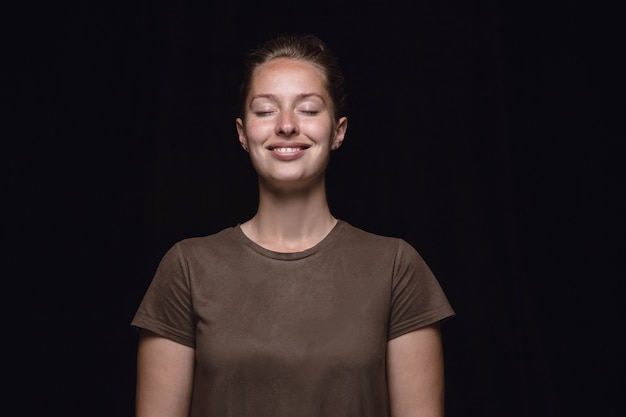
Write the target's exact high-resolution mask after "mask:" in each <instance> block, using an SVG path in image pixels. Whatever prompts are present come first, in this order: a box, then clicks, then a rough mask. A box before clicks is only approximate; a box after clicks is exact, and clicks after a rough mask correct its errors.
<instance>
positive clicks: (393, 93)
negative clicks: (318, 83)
mask: <svg viewBox="0 0 626 417" xmlns="http://www.w3.org/2000/svg"><path fill="white" fill-rule="evenodd" d="M518 3H519V4H516V5H510V4H508V3H507V2H497V1H439V2H435V1H432V2H421V3H419V4H413V5H411V6H404V7H394V6H392V4H391V3H389V4H380V3H377V4H375V5H369V4H368V3H362V4H359V5H358V7H357V6H351V7H348V6H347V5H343V4H342V3H341V2H339V3H333V4H325V3H315V4H311V3H307V4H293V3H290V4H288V3H284V4H282V3H259V4H256V3H249V4H246V3H241V4H239V3H237V2H230V3H223V4H221V3H209V2H189V1H188V2H169V3H168V2H161V3H157V2H148V1H125V2H120V1H118V2H116V1H109V2H102V3H96V2H89V3H87V2H85V3H76V4H72V3H54V2H50V3H46V4H42V5H38V4H24V5H23V6H21V7H20V8H19V10H18V9H12V10H7V12H6V14H5V16H4V18H5V20H7V23H9V25H5V28H8V30H7V31H6V32H7V33H6V35H5V36H4V43H5V48H4V52H3V54H4V57H5V64H4V65H3V67H4V70H3V73H4V74H5V75H6V76H5V77H3V78H4V79H5V83H4V84H5V87H4V90H5V94H3V96H4V97H5V98H6V99H7V100H6V104H8V106H7V107H6V111H4V112H3V113H4V117H3V119H4V120H5V123H4V125H5V126H6V127H7V128H8V134H7V135H6V136H5V141H4V142H5V143H6V145H5V151H4V152H3V158H2V159H3V165H4V167H5V169H4V173H5V175H4V179H5V181H6V185H5V187H4V188H5V195H7V196H8V198H6V199H5V200H4V201H5V202H4V204H3V207H4V210H3V212H4V214H5V216H4V222H3V223H4V226H3V228H4V230H5V231H6V232H8V234H6V235H5V236H6V239H3V240H5V242H6V243H7V246H8V247H9V249H8V250H5V251H4V254H5V265H6V268H5V270H6V271H7V273H6V275H5V283H6V285H5V291H3V294H4V298H5V303H4V306H5V309H6V313H5V326H4V330H5V334H4V340H5V344H7V345H8V347H9V353H7V354H6V355H5V361H6V362H7V369H8V370H10V371H11V372H9V373H6V374H5V378H7V381H8V382H9V391H8V392H9V394H10V395H9V400H14V401H15V404H16V409H15V411H14V412H12V415H16V416H17V415H40V414H43V413H45V414H50V413H51V414H53V415H63V416H70V415H80V416H131V415H132V414H133V401H134V397H133V396H134V383H135V368H134V367H135V363H134V361H135V348H136V334H135V332H134V331H133V330H132V329H131V328H130V326H129V322H130V320H131V318H132V316H133V314H134V311H135V309H136V308H137V306H138V303H139V301H140V300H141V297H142V295H143V292H144V291H145V289H146V287H147V285H148V283H149V281H150V279H151V277H152V273H153V272H154V269H155V268H156V265H157V263H158V261H159V259H160V257H161V256H162V255H163V253H164V251H165V250H166V249H167V248H168V247H169V246H170V245H171V244H172V243H173V242H175V241H176V240H178V239H182V238H185V237H189V236H198V235H205V234H210V233H214V232H216V231H218V230H221V229H222V228H225V227H229V226H232V225H234V224H236V223H238V222H241V221H244V220H246V219H247V218H249V217H250V216H252V215H253V213H254V210H255V208H256V206H255V204H256V179H255V175H254V172H253V171H252V168H251V167H250V164H249V162H248V160H247V155H246V154H245V153H244V152H243V151H241V149H240V148H239V146H238V143H237V137H236V131H235V124H234V119H235V117H236V114H235V98H236V91H237V86H238V81H239V75H240V72H239V71H240V64H241V58H242V55H243V53H244V52H245V51H246V50H247V49H248V48H250V47H252V46H253V45H254V44H255V43H256V42H257V41H259V40H261V39H264V38H265V37H267V36H268V35H271V34H274V33H277V32H283V31H292V30H293V31H296V30H297V31H308V32H314V33H316V34H318V35H320V36H321V37H322V38H323V39H325V40H326V41H327V43H328V44H329V45H330V47H331V49H333V50H334V51H335V52H336V53H337V54H338V55H339V57H340V60H341V64H342V66H343V68H344V72H345V75H346V79H347V83H348V85H347V87H348V94H349V104H350V107H349V113H348V115H349V121H350V122H349V129H348V134H347V138H346V141H345V143H344V146H343V147H342V148H341V149H340V150H339V151H337V152H336V153H335V154H334V155H333V158H332V161H331V165H330V167H329V175H328V188H329V199H330V204H331V209H332V211H333V213H334V214H335V215H336V216H337V217H340V218H342V219H344V220H346V221H348V222H350V223H352V224H353V225H355V226H358V227H361V228H364V229H367V230H370V231H372V232H376V233H381V234H386V235H393V236H400V237H403V238H405V239H406V240H407V241H409V242H410V243H411V244H413V245H414V246H415V247H416V248H417V249H418V251H419V252H420V253H421V254H422V256H423V257H424V258H425V259H426V260H427V262H428V263H429V265H430V266H431V268H432V269H433V271H434V272H435V274H436V275H437V277H438V278H439V280H440V282H441V284H442V286H443V287H444V289H445V291H446V293H447V294H448V297H449V299H450V301H451V302H452V304H453V306H454V307H455V309H456V311H457V317H456V318H454V319H453V320H451V321H449V322H448V323H446V325H445V327H444V342H445V354H446V384H447V393H446V395H447V396H446V407H447V416H448V417H457V416H458V417H461V416H481V417H487V416H494V417H495V416H498V417H501V416H590V415H593V416H606V417H610V416H621V415H624V411H625V407H624V402H623V400H622V399H621V396H622V392H623V390H624V388H625V384H624V382H625V381H624V372H625V371H626V370H625V366H624V364H625V361H626V360H625V359H624V351H625V349H624V348H625V346H624V333H625V331H624V325H623V310H622V308H621V298H622V297H623V294H624V289H625V286H624V283H623V279H624V268H623V266H622V259H623V253H624V181H623V179H622V178H621V176H620V173H621V171H622V170H621V165H622V159H623V155H624V145H623V141H624V139H625V137H624V130H623V121H624V115H625V114H624V96H623V94H622V92H621V82H622V80H621V79H622V76H623V75H622V73H621V70H620V65H619V64H620V55H623V51H621V50H620V45H621V42H620V40H619V39H620V38H619V36H618V35H619V33H618V32H619V26H618V18H617V16H618V14H617V11H615V10H610V9H607V8H603V7H602V6H600V5H598V4H596V5H594V6H589V5H587V4H584V3H582V2H575V1H574V2H568V3H566V4H558V3H555V2H552V3H549V4H540V5H539V4H538V5H533V4H532V3H528V2H518ZM546 3H547V2H546ZM3 234H5V233H4V232H3Z"/></svg>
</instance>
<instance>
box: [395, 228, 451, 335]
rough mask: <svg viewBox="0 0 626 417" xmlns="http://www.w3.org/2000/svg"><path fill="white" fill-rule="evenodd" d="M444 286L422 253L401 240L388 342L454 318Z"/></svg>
mask: <svg viewBox="0 0 626 417" xmlns="http://www.w3.org/2000/svg"><path fill="white" fill-rule="evenodd" d="M454 314H455V313H454V310H453V309H452V306H451V305H450V303H449V302H448V299H447V297H446V295H445V294H444V292H443V289H442V288H441V285H440V284H439V282H438V281H437V279H436V278H435V276H434V275H433V273H432V271H431V270H430V268H429V267H428V265H427V264H426V262H424V260H423V259H422V257H421V256H420V255H419V253H418V252H417V251H416V250H415V249H414V248H413V247H412V246H411V245H409V244H408V243H407V242H406V241H404V240H402V239H398V250H397V253H396V257H395V261H394V267H393V278H392V295H391V316H390V323H389V333H388V339H389V340H391V339H393V338H396V337H398V336H401V335H403V334H406V333H409V332H412V331H414V330H417V329H420V328H422V327H426V326H428V325H431V324H434V323H436V322H439V321H442V320H444V319H447V318H449V317H452V316H454Z"/></svg>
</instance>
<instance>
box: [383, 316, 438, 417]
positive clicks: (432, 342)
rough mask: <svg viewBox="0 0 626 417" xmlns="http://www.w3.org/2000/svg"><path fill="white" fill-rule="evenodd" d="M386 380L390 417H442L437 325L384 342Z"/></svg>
mask: <svg viewBox="0 0 626 417" xmlns="http://www.w3.org/2000/svg"><path fill="white" fill-rule="evenodd" d="M387 378H388V385H389V400H390V403H391V415H392V417H443V399H444V377H443V348H442V345H441V331H440V328H439V325H438V324H435V325H431V326H428V327H425V328H422V329H419V330H415V331H413V332H411V333H407V334H404V335H402V336H399V337H396V338H394V339H392V340H390V341H389V342H388V344H387Z"/></svg>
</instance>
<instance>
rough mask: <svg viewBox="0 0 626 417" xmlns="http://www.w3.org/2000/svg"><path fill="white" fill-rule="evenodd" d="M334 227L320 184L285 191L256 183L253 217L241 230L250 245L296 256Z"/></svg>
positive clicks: (323, 187) (322, 187)
mask: <svg viewBox="0 0 626 417" xmlns="http://www.w3.org/2000/svg"><path fill="white" fill-rule="evenodd" d="M336 223H337V219H335V218H334V217H333V216H332V214H331V213H330V209H329V207H328V201H327V198H326V188H325V186H324V184H323V182H322V183H321V185H318V186H316V187H312V188H307V189H297V190H289V191H285V190H277V189H275V188H272V187H270V186H268V185H267V184H263V183H262V182H260V183H259V207H258V210H257V213H256V214H255V216H254V217H253V218H252V219H250V220H249V221H247V222H246V223H244V224H242V226H241V228H242V231H243V232H244V233H245V234H246V235H247V236H248V237H249V238H250V239H251V240H252V241H254V242H255V243H257V244H259V245H261V246H263V247H265V248H267V249H270V250H274V251H277V252H300V251H302V250H305V249H308V248H310V247H312V246H315V245H316V244H317V243H319V242H320V241H321V240H322V239H324V237H325V236H326V235H327V234H328V233H329V232H330V231H331V229H332V228H333V227H334V226H335V224H336Z"/></svg>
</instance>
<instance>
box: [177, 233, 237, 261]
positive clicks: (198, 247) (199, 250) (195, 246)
mask: <svg viewBox="0 0 626 417" xmlns="http://www.w3.org/2000/svg"><path fill="white" fill-rule="evenodd" d="M238 242H239V240H238V239H237V229H236V227H228V228H225V229H222V230H220V231H218V232H216V233H213V234H210V235H205V236H194V237H188V238H185V239H182V240H179V241H178V242H176V243H174V244H173V245H172V246H171V247H170V249H169V250H168V254H170V255H175V256H177V257H182V258H187V259H188V258H194V257H197V256H199V255H200V254H201V255H202V256H203V257H204V256H206V255H207V254H212V253H213V254H215V255H216V256H220V255H222V254H223V253H232V252H233V247H234V246H237V245H238Z"/></svg>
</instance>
